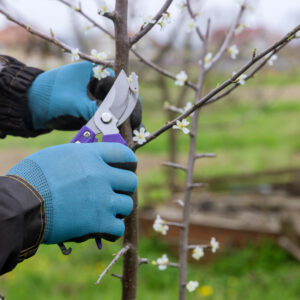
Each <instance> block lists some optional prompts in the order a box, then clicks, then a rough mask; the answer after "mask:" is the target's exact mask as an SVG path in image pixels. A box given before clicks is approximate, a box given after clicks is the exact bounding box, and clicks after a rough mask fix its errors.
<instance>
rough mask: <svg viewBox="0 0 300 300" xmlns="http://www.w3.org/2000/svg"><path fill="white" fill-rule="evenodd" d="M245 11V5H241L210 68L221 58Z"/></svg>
mask: <svg viewBox="0 0 300 300" xmlns="http://www.w3.org/2000/svg"><path fill="white" fill-rule="evenodd" d="M245 9H246V5H245V4H243V5H241V8H240V10H239V13H238V15H237V18H236V20H235V22H234V23H233V24H232V26H231V28H230V30H229V31H228V33H227V34H226V37H225V39H224V41H223V43H222V45H221V47H220V49H219V51H218V52H217V53H216V55H215V56H214V57H213V58H212V60H211V65H210V68H211V67H212V66H213V65H214V64H215V63H216V62H217V61H218V60H219V59H220V58H221V57H222V55H223V53H224V52H225V51H226V49H227V48H228V46H229V43H230V41H231V39H232V37H233V34H234V31H235V29H236V27H237V26H238V25H239V23H240V21H241V18H242V16H243V14H244V12H245Z"/></svg>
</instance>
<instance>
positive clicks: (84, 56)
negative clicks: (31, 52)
mask: <svg viewBox="0 0 300 300" xmlns="http://www.w3.org/2000/svg"><path fill="white" fill-rule="evenodd" d="M0 14H2V15H4V16H6V18H7V19H8V20H10V21H12V22H13V23H15V24H17V25H19V26H20V27H22V28H24V29H25V30H26V31H28V32H30V33H31V34H33V35H36V36H38V37H40V38H42V39H44V40H46V41H48V42H50V43H52V44H54V45H56V46H58V47H60V48H61V49H63V50H64V51H65V52H68V53H71V52H72V47H70V46H68V45H66V44H64V43H63V42H61V41H59V40H58V39H56V38H55V37H54V35H52V34H51V36H48V35H45V34H43V33H41V32H39V31H37V30H35V29H32V28H31V26H29V25H26V24H24V23H22V22H20V21H18V20H16V19H15V18H13V17H12V16H11V15H10V14H9V13H8V12H7V11H5V10H4V9H2V8H0ZM78 55H79V56H80V57H81V58H82V59H85V60H88V61H91V62H93V63H96V64H99V65H103V66H106V67H112V66H113V65H114V64H113V61H108V60H100V59H96V58H94V57H92V56H90V55H87V54H85V53H83V52H79V53H78Z"/></svg>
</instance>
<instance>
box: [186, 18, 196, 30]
mask: <svg viewBox="0 0 300 300" xmlns="http://www.w3.org/2000/svg"><path fill="white" fill-rule="evenodd" d="M195 29H196V22H195V21H194V20H193V19H192V20H190V21H189V22H188V23H187V29H186V32H192V31H194V30H195Z"/></svg>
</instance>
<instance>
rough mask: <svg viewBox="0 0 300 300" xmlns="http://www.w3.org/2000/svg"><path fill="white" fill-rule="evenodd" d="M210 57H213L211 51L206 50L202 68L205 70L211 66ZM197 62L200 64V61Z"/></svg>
mask: <svg viewBox="0 0 300 300" xmlns="http://www.w3.org/2000/svg"><path fill="white" fill-rule="evenodd" d="M212 58H213V55H212V53H211V52H208V53H207V54H206V55H205V58H204V68H205V69H206V70H207V69H209V68H210V67H211V61H212ZM199 63H200V64H201V61H199Z"/></svg>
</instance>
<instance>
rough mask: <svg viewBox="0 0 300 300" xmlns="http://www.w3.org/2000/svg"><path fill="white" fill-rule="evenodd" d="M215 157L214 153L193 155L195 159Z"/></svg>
mask: <svg viewBox="0 0 300 300" xmlns="http://www.w3.org/2000/svg"><path fill="white" fill-rule="evenodd" d="M213 157H216V154H215V153H200V154H197V155H195V159H199V158H213Z"/></svg>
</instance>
